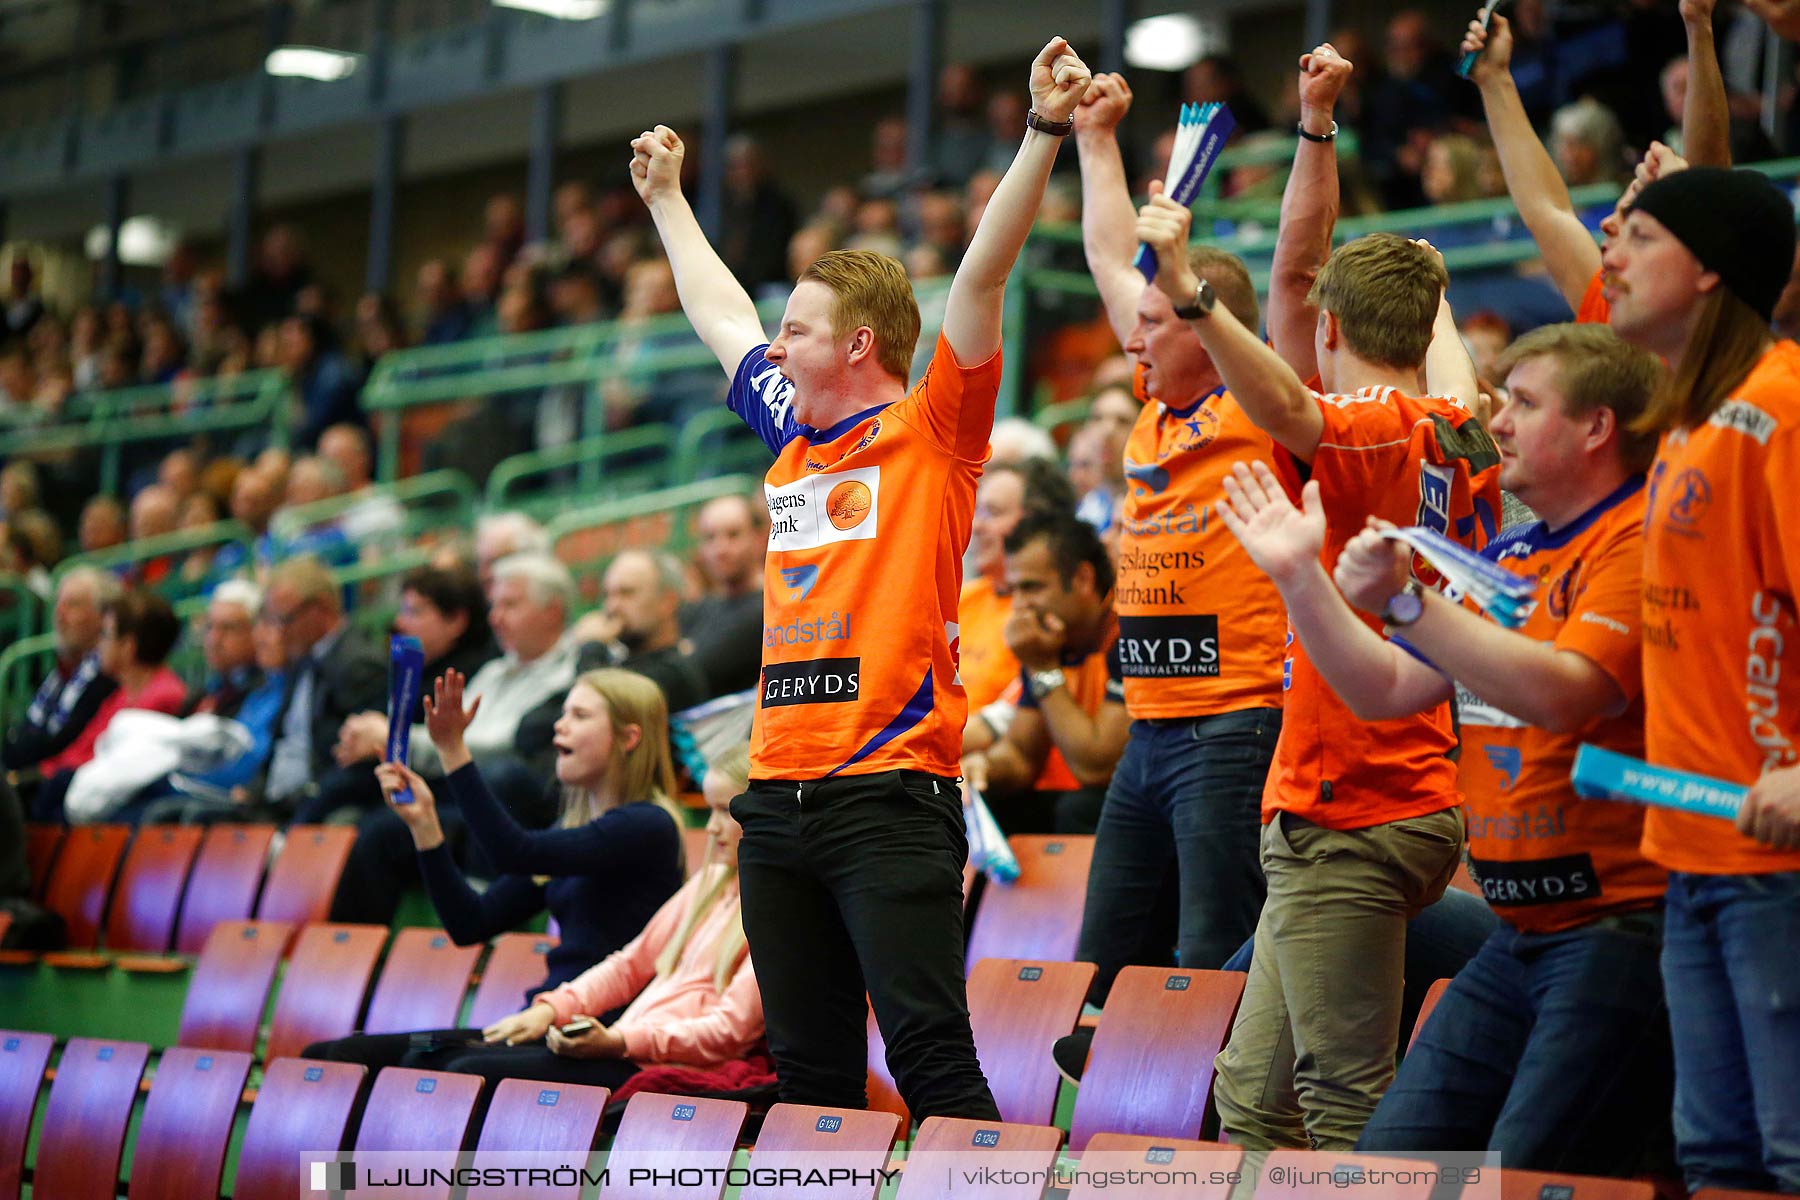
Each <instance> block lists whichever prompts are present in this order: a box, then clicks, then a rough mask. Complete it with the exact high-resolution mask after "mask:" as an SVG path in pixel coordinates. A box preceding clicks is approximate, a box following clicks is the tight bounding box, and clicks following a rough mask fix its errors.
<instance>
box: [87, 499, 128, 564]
mask: <svg viewBox="0 0 1800 1200" xmlns="http://www.w3.org/2000/svg"><path fill="white" fill-rule="evenodd" d="M75 539H76V544H77V545H79V546H80V547H81V552H82V553H83V554H92V553H94V552H95V551H96V550H110V549H111V548H112V547H114V546H122V545H124V544H125V506H124V505H122V504H120V503H119V501H118V500H117V498H115V497H113V496H95V497H94V498H93V499H92V500H89V501H88V502H87V503H86V504H84V505H83V506H82V508H81V524H80V525H79V526H78V527H77V528H76V532H75Z"/></svg>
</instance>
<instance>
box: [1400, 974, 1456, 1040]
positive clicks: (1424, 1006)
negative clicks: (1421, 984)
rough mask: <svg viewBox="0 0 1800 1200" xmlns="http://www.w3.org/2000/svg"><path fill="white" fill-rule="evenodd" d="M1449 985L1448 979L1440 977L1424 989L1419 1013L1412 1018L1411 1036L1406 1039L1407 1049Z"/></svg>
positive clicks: (1417, 1038) (1417, 1036) (1423, 1026)
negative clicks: (1423, 997)
mask: <svg viewBox="0 0 1800 1200" xmlns="http://www.w3.org/2000/svg"><path fill="white" fill-rule="evenodd" d="M1449 987H1450V981H1449V980H1448V979H1440V980H1438V981H1437V982H1436V983H1433V984H1432V985H1431V986H1430V987H1428V988H1426V989H1425V999H1424V1000H1422V1001H1420V1003H1419V1015H1418V1016H1416V1017H1414V1018H1413V1027H1412V1036H1411V1037H1409V1038H1407V1039H1406V1048H1407V1049H1408V1050H1411V1049H1412V1044H1413V1043H1414V1042H1416V1041H1418V1040H1419V1031H1420V1030H1422V1029H1424V1028H1425V1022H1426V1021H1427V1020H1428V1019H1429V1018H1430V1017H1431V1010H1432V1009H1434V1008H1436V1007H1437V1002H1438V1001H1439V1000H1442V999H1443V998H1444V992H1445V991H1446V990H1448V989H1449Z"/></svg>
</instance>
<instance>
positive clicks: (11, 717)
mask: <svg viewBox="0 0 1800 1200" xmlns="http://www.w3.org/2000/svg"><path fill="white" fill-rule="evenodd" d="M55 662H56V635H55V634H53V633H39V634H34V635H32V636H31V637H25V638H20V639H19V640H18V641H16V642H14V643H12V645H10V646H8V647H7V648H6V649H4V650H0V716H3V719H4V727H5V728H8V729H10V728H11V727H12V725H13V722H14V721H16V720H18V718H19V717H20V716H21V715H22V714H23V713H24V712H25V710H26V709H27V708H28V707H30V705H31V697H32V694H33V693H34V692H36V691H37V688H38V683H39V681H41V680H42V679H43V678H44V676H46V675H48V674H49V673H50V667H51V665H52V664H54V663H55Z"/></svg>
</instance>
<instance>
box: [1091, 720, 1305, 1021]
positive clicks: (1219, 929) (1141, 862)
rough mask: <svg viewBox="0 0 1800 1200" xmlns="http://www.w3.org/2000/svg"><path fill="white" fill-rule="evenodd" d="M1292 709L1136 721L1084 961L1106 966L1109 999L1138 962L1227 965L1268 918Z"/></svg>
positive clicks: (1111, 795)
mask: <svg viewBox="0 0 1800 1200" xmlns="http://www.w3.org/2000/svg"><path fill="white" fill-rule="evenodd" d="M1280 734H1281V710H1280V709H1274V708H1248V709H1241V710H1239V711H1237V712H1228V713H1219V714H1217V715H1215V716H1210V717H1198V718H1192V719H1171V720H1162V721H1133V722H1132V723H1131V740H1130V741H1128V742H1126V743H1125V753H1124V755H1123V756H1122V757H1121V758H1120V759H1119V765H1118V767H1117V768H1116V769H1115V770H1114V771H1113V777H1112V785H1111V786H1110V787H1109V788H1108V789H1107V792H1106V803H1105V805H1104V806H1103V807H1102V808H1101V810H1100V827H1099V829H1098V830H1097V831H1096V834H1095V840H1094V862H1093V866H1092V867H1090V868H1089V870H1088V885H1087V903H1086V906H1085V908H1084V909H1083V911H1082V917H1081V940H1080V948H1079V949H1078V950H1077V952H1076V954H1075V957H1076V959H1077V960H1078V961H1081V962H1091V963H1094V964H1096V965H1097V966H1098V967H1099V973H1098V974H1097V975H1095V977H1094V985H1093V988H1092V989H1091V990H1090V991H1089V993H1088V1000H1089V1002H1090V1003H1093V1004H1102V1003H1104V1002H1105V1000H1106V994H1107V993H1108V992H1109V991H1110V990H1111V989H1112V983H1113V979H1114V978H1115V977H1116V976H1117V975H1118V973H1119V971H1120V970H1121V969H1122V968H1124V967H1126V966H1130V965H1133V964H1140V963H1141V964H1147V965H1151V966H1167V965H1170V961H1169V960H1170V953H1169V952H1170V949H1171V947H1173V948H1174V951H1175V954H1174V959H1175V965H1179V966H1183V967H1197V968H1201V969H1205V970H1215V969H1217V968H1218V967H1220V966H1221V965H1222V964H1223V963H1224V962H1225V960H1226V959H1228V958H1230V957H1231V955H1232V952H1233V951H1235V950H1236V949H1237V948H1238V947H1239V946H1240V945H1242V944H1243V941H1244V939H1245V938H1247V937H1249V936H1250V935H1251V934H1252V933H1253V932H1255V930H1256V918H1257V914H1259V913H1260V912H1261V911H1262V902H1263V896H1264V894H1265V892H1266V890H1267V889H1266V888H1265V886H1264V884H1263V874H1262V862H1261V859H1260V857H1259V856H1260V850H1259V846H1260V841H1261V837H1262V815H1261V814H1262V792H1263V781H1264V779H1265V778H1266V777H1267V775H1268V773H1269V762H1270V760H1271V759H1272V758H1273V757H1274V755H1275V740H1276V738H1277V737H1279V736H1280Z"/></svg>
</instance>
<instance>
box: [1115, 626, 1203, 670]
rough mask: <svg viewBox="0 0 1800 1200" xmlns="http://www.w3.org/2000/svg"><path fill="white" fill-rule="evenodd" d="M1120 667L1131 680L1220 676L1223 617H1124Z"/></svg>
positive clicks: (1121, 632) (1120, 628)
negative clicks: (1220, 623)
mask: <svg viewBox="0 0 1800 1200" xmlns="http://www.w3.org/2000/svg"><path fill="white" fill-rule="evenodd" d="M1119 668H1120V672H1121V674H1123V675H1124V676H1125V678H1127V679H1170V678H1189V677H1195V676H1216V675H1218V673H1219V618H1218V617H1216V616H1213V615H1211V614H1189V615H1184V616H1175V617H1131V616H1121V617H1120V618H1119Z"/></svg>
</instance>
